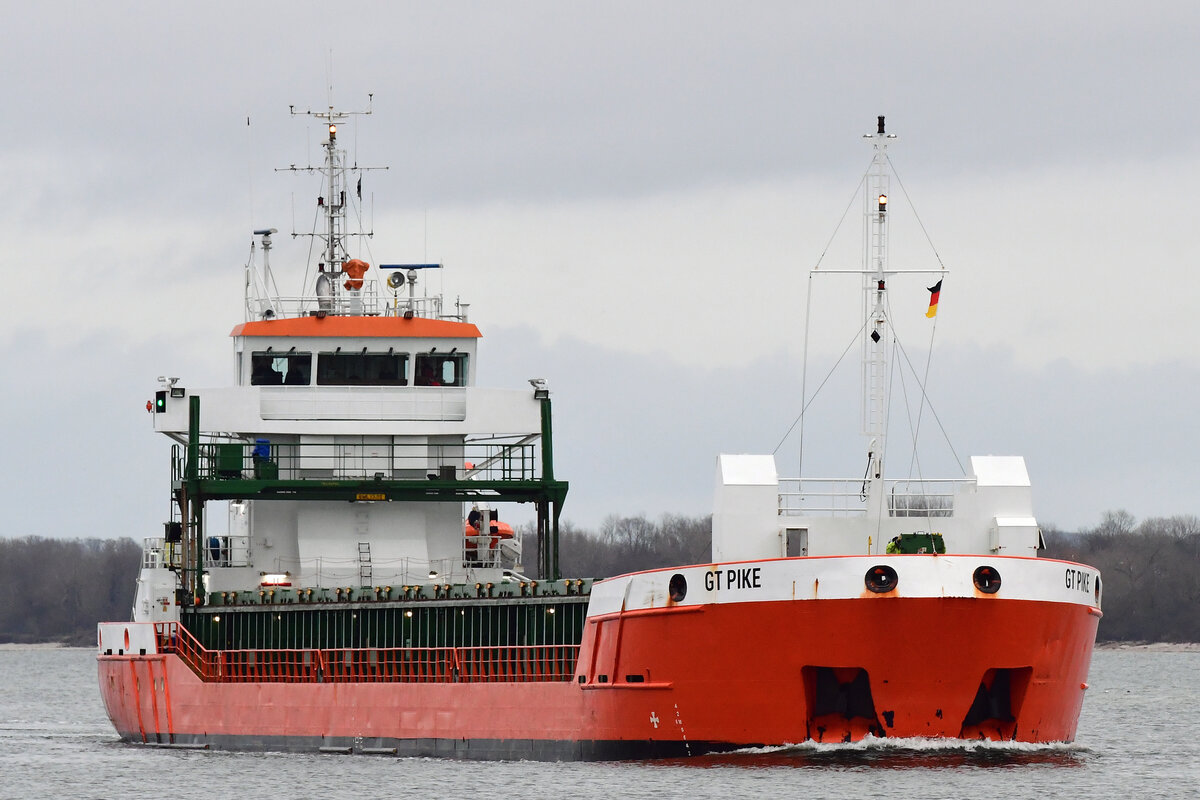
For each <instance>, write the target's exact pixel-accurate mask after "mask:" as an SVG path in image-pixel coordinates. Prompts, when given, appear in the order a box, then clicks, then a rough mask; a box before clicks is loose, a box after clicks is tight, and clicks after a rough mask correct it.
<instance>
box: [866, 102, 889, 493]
mask: <svg viewBox="0 0 1200 800" xmlns="http://www.w3.org/2000/svg"><path fill="white" fill-rule="evenodd" d="M863 138H864V139H866V140H867V141H869V142H870V143H871V146H872V147H873V148H874V151H875V155H874V159H873V160H872V162H871V167H870V170H869V171H868V176H867V182H866V191H865V193H864V195H863V256H862V257H863V265H862V275H863V319H864V325H863V359H862V382H863V405H862V430H863V434H864V435H865V436H866V437H867V440H868V441H869V442H870V445H869V450H868V456H867V459H868V464H867V479H868V480H869V481H871V479H876V480H874V481H871V482H872V483H873V484H877V483H878V481H877V479H878V478H880V477H881V474H882V471H883V454H884V439H885V436H886V434H887V391H888V374H887V368H888V364H889V363H890V362H889V359H890V358H891V335H890V333H889V331H888V318H887V279H888V276H889V275H890V274H891V273H890V272H889V271H888V241H887V240H888V192H889V187H890V183H891V180H890V179H891V172H890V169H889V165H888V156H887V147H888V142H889V141H890V140H892V139H895V138H896V134H894V133H886V132H885V129H884V118H883V117H882V116H880V117H879V118H878V127H877V129H876V131H875V133H868V134H864V136H863Z"/></svg>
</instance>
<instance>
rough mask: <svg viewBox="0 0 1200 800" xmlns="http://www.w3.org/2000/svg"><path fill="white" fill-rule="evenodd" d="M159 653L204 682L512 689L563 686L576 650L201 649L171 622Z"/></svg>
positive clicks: (160, 629)
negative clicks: (535, 684) (177, 660)
mask: <svg viewBox="0 0 1200 800" xmlns="http://www.w3.org/2000/svg"><path fill="white" fill-rule="evenodd" d="M154 631H155V637H156V639H157V646H158V652H160V653H175V654H177V655H178V656H179V657H180V658H182V659H183V660H184V662H185V663H187V665H188V666H189V667H191V669H192V671H193V672H195V673H196V675H198V676H199V677H200V679H201V680H203V681H207V682H226V683H263V682H276V683H279V682H282V683H371V682H392V683H518V682H535V681H536V682H553V681H569V680H571V678H572V677H573V675H574V673H575V663H576V660H577V659H578V657H579V645H577V644H562V645H525V646H518V645H499V646H493V647H360V648H333V649H286V650H285V649H279V650H208V649H206V648H205V647H203V646H202V645H201V644H200V643H199V642H198V641H196V639H195V638H194V637H193V636H192V635H191V633H189V632H188V630H187V629H186V628H184V627H183V626H182V625H180V624H179V623H177V622H159V623H155V626H154Z"/></svg>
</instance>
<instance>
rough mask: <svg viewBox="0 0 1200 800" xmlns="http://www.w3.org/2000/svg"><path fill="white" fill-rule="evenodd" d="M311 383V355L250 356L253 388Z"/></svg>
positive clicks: (287, 353)
mask: <svg viewBox="0 0 1200 800" xmlns="http://www.w3.org/2000/svg"><path fill="white" fill-rule="evenodd" d="M311 382H312V353H292V352H286V353H274V352H271V351H270V350H265V351H258V352H254V353H251V354H250V383H251V385H253V386H308V384H309V383H311Z"/></svg>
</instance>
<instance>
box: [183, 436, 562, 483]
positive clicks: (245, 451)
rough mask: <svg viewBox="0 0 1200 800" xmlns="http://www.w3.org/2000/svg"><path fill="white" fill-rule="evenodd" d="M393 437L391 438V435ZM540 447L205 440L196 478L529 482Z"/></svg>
mask: <svg viewBox="0 0 1200 800" xmlns="http://www.w3.org/2000/svg"><path fill="white" fill-rule="evenodd" d="M389 438H390V437H389ZM538 452H539V447H538V445H535V444H532V443H530V442H528V441H519V442H496V441H487V442H466V443H465V444H454V445H423V446H420V447H416V446H411V445H404V444H396V443H395V442H393V441H378V442H377V441H371V440H370V437H362V439H361V440H360V441H350V442H346V441H339V442H337V443H333V442H283V443H280V442H270V441H268V440H266V439H260V440H258V441H255V442H246V441H237V440H230V439H225V440H217V441H204V442H201V444H200V452H199V455H200V458H199V462H198V467H199V472H198V476H197V477H199V478H201V479H207V480H213V479H215V480H246V479H260V480H261V479H268V480H277V479H284V480H297V479H299V480H303V479H317V480H330V479H332V480H351V479H359V480H363V479H367V480H369V479H373V478H381V479H388V480H392V479H401V478H409V479H414V478H415V479H420V480H425V479H427V478H441V479H450V480H454V479H460V480H461V479H476V480H488V481H531V480H537V479H538V478H540V477H541V474H540V473H541V466H540V458H539V457H538ZM171 466H172V478H173V479H174V480H182V479H183V478H184V477H185V474H184V473H185V460H184V450H183V448H181V447H178V446H177V447H176V448H175V450H174V451H173V453H172V461H171Z"/></svg>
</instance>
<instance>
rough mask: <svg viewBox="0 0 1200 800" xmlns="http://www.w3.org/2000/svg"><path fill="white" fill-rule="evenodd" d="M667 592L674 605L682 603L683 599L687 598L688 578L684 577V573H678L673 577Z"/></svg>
mask: <svg viewBox="0 0 1200 800" xmlns="http://www.w3.org/2000/svg"><path fill="white" fill-rule="evenodd" d="M667 592H668V593H669V594H670V595H671V602H672V603H682V602H683V598H685V597H687V578H685V577H683V574H682V573H679V572H676V573H675V574H674V575H672V576H671V582H670V584H668V585H667Z"/></svg>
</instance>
